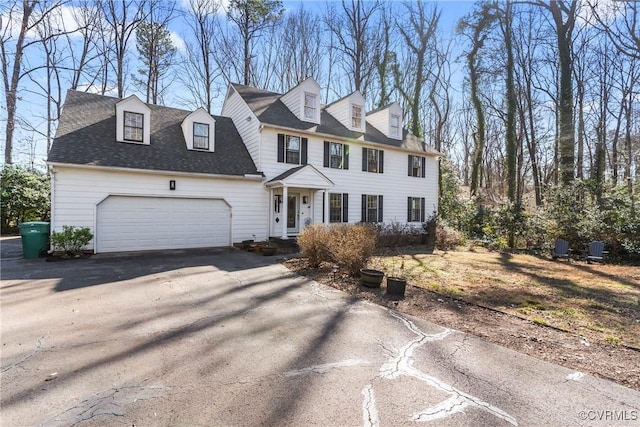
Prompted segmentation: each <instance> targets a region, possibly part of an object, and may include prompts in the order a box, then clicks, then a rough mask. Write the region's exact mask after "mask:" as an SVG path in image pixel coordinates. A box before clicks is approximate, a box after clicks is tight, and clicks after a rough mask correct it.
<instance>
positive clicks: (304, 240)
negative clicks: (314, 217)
mask: <svg viewBox="0 0 640 427" xmlns="http://www.w3.org/2000/svg"><path fill="white" fill-rule="evenodd" d="M328 240H329V229H328V228H327V227H326V226H325V225H323V224H311V225H309V226H307V227H305V228H304V230H302V232H301V233H300V234H299V235H298V239H297V241H298V246H299V247H300V252H302V255H303V256H304V257H305V258H307V261H308V262H309V265H310V266H311V267H313V268H316V267H318V266H319V265H320V264H322V263H323V262H325V261H330V260H331V256H330V255H329V250H328V248H327V242H328Z"/></svg>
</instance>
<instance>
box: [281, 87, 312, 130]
mask: <svg viewBox="0 0 640 427" xmlns="http://www.w3.org/2000/svg"><path fill="white" fill-rule="evenodd" d="M305 93H308V94H310V95H315V97H316V111H317V114H316V117H315V118H314V119H313V120H310V119H308V118H306V117H305V116H304V96H305ZM280 100H281V101H282V102H283V103H284V105H286V106H287V108H288V109H289V110H291V112H292V113H293V114H295V115H296V117H297V118H298V119H300V120H303V121H305V122H309V121H310V122H313V123H320V114H319V113H320V85H318V83H317V82H316V81H315V80H314V79H313V78H311V77H309V78H308V79H306V80H305V81H303V82H302V83H300V84H299V85H297V86H296V87H294V88H293V89H291V90H290V91H289V92H287V93H285V94H284V95H282V97H281V98H280Z"/></svg>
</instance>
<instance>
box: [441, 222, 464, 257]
mask: <svg viewBox="0 0 640 427" xmlns="http://www.w3.org/2000/svg"><path fill="white" fill-rule="evenodd" d="M464 241H465V239H464V235H463V234H462V233H461V232H459V231H457V230H455V229H453V228H452V227H450V226H448V225H447V224H446V223H445V222H444V221H438V225H437V227H436V247H437V248H438V249H440V250H443V251H447V250H451V249H455V248H456V247H457V246H460V245H463V244H464Z"/></svg>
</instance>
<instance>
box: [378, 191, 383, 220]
mask: <svg viewBox="0 0 640 427" xmlns="http://www.w3.org/2000/svg"><path fill="white" fill-rule="evenodd" d="M378 222H382V196H381V195H380V196H378Z"/></svg>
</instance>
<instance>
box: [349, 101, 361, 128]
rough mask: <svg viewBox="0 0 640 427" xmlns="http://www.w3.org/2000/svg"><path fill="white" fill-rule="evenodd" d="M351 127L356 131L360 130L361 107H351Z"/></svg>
mask: <svg viewBox="0 0 640 427" xmlns="http://www.w3.org/2000/svg"><path fill="white" fill-rule="evenodd" d="M351 127H352V128H356V129H362V106H360V105H355V104H354V105H352V106H351Z"/></svg>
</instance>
